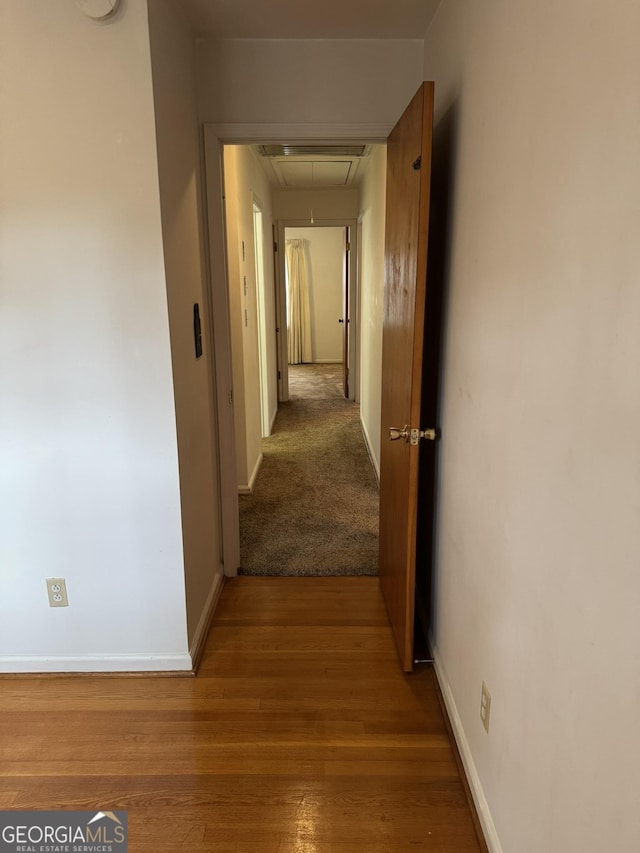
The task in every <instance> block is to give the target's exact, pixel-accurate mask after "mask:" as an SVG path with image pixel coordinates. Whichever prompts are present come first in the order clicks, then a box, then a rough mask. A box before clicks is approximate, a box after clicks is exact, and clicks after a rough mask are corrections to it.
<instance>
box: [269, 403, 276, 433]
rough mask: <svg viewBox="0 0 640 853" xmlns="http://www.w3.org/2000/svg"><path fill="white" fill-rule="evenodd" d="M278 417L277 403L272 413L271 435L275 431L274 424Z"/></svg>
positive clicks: (270, 422)
mask: <svg viewBox="0 0 640 853" xmlns="http://www.w3.org/2000/svg"><path fill="white" fill-rule="evenodd" d="M277 417H278V406H277V405H276V407H275V408H274V410H273V414H272V415H271V420H270V421H269V435H271V433H272V432H273V425H274V424H275V422H276V418H277Z"/></svg>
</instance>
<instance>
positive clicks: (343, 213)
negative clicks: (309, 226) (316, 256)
mask: <svg viewBox="0 0 640 853" xmlns="http://www.w3.org/2000/svg"><path fill="white" fill-rule="evenodd" d="M359 204H360V191H359V190H358V189H357V188H356V187H351V188H348V189H334V190H291V189H289V190H285V189H275V190H274V191H273V215H274V217H275V218H276V219H278V220H303V221H305V222H306V221H309V220H310V219H311V211H312V210H313V219H314V221H315V222H320V221H321V220H323V219H357V218H358V211H359V209H360V208H359Z"/></svg>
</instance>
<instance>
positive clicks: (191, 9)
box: [179, 0, 440, 39]
mask: <svg viewBox="0 0 640 853" xmlns="http://www.w3.org/2000/svg"><path fill="white" fill-rule="evenodd" d="M179 2H180V4H181V5H182V6H183V8H184V9H185V11H186V13H187V15H188V17H189V18H190V19H191V22H192V24H193V26H194V29H195V32H196V35H197V36H200V37H202V38H216V39H225V38H255V39H396V38H398V39H403V38H417V39H420V38H422V37H423V36H424V35H425V33H426V32H427V29H428V28H429V24H430V23H431V21H432V20H433V18H434V16H435V13H436V11H437V9H438V6H439V5H440V0H322V2H320V3H317V4H316V3H311V2H308V0H270V2H269V4H268V13H267V4H265V0H179Z"/></svg>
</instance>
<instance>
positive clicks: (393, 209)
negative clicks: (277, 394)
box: [380, 83, 437, 671]
mask: <svg viewBox="0 0 640 853" xmlns="http://www.w3.org/2000/svg"><path fill="white" fill-rule="evenodd" d="M432 131H433V83H423V84H422V86H421V87H420V89H419V90H418V92H417V93H416V94H415V96H414V98H413V100H412V101H411V103H410V104H409V106H408V107H407V109H406V110H405V112H404V113H403V115H402V117H401V118H400V120H399V121H398V123H397V124H396V126H395V128H394V129H393V131H392V132H391V135H390V136H389V139H388V140H387V202H386V233H385V281H384V322H383V343H382V434H381V456H380V583H381V586H382V591H383V594H384V598H385V602H386V606H387V611H388V614H389V619H390V622H391V626H392V628H393V633H394V636H395V640H396V645H397V647H398V652H399V655H400V660H401V663H402V666H403V668H404V669H405V671H410V670H411V669H412V668H413V642H414V616H415V575H416V528H417V521H418V469H419V457H420V446H419V444H418V445H414V444H412V443H411V441H410V435H409V434H408V431H409V430H410V429H411V428H417V429H420V428H422V427H425V428H430V427H435V424H431V423H429V424H423V423H421V422H420V418H421V402H422V395H423V389H422V378H423V370H422V368H423V343H424V328H425V306H426V303H427V301H428V300H427V244H428V231H429V194H430V177H431V143H432ZM427 308H428V306H427ZM426 393H428V394H434V395H436V396H437V387H435V388H431V389H427V390H426ZM394 427H395V428H397V429H398V430H400V431H404V430H405V428H406V430H407V435H406V436H405V435H400V436H399V437H398V434H397V433H394V435H395V436H396V439H395V440H390V429H391V428H394ZM429 444H432V445H433V442H429ZM431 451H432V453H434V452H435V451H434V448H432V449H431Z"/></svg>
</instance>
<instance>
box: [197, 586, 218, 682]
mask: <svg viewBox="0 0 640 853" xmlns="http://www.w3.org/2000/svg"><path fill="white" fill-rule="evenodd" d="M223 586H224V575H216V576H215V578H214V579H213V583H212V584H211V589H210V590H209V595H208V596H207V600H206V602H205V605H204V607H203V609H202V613H201V615H200V619H199V620H198V625H197V626H196V630H195V631H194V634H193V640H192V641H191V644H190V647H189V654H190V655H191V665H192V669H193V671H194V672H196V671H197V670H198V667H199V666H200V661H201V660H202V654H203V652H204V646H205V643H206V641H207V635H208V633H209V628H210V627H211V620H212V619H213V614H214V613H215V610H216V606H217V604H218V600H219V598H220V593H221V592H222V587H223Z"/></svg>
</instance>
